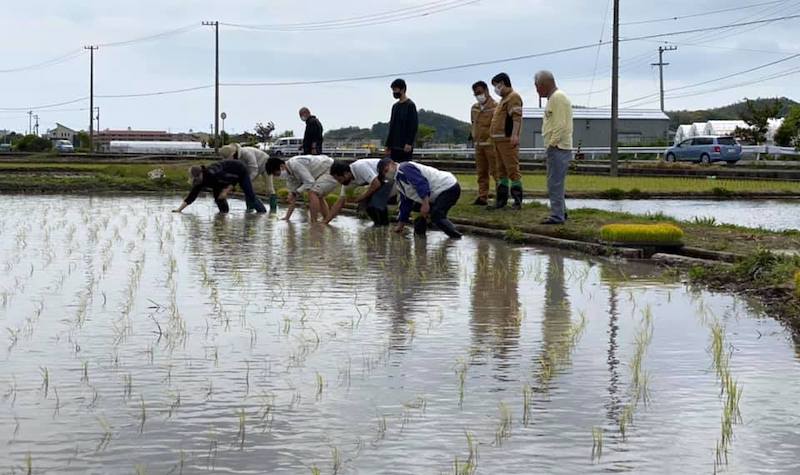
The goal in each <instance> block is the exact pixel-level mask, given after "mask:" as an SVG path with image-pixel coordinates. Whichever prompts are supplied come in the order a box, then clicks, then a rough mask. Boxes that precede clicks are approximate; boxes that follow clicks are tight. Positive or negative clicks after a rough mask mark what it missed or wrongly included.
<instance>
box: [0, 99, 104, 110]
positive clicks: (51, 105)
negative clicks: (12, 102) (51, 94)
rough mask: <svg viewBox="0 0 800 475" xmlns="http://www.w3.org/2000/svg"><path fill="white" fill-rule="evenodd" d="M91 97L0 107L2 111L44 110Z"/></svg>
mask: <svg viewBox="0 0 800 475" xmlns="http://www.w3.org/2000/svg"><path fill="white" fill-rule="evenodd" d="M86 99H89V96H84V97H81V98H78V99H73V100H71V101H64V102H57V103H54V104H44V105H41V106H27V107H0V111H28V110H42V109H46V108H49V107H59V106H66V105H69V104H75V103H76V102H81V101H85V100H86Z"/></svg>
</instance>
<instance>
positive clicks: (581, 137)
mask: <svg viewBox="0 0 800 475" xmlns="http://www.w3.org/2000/svg"><path fill="white" fill-rule="evenodd" d="M573 129H574V132H573V136H572V142H573V146H574V147H575V148H577V147H578V145H579V144H580V146H582V147H608V146H609V137H610V136H611V120H610V119H575V120H574V123H573ZM541 131H542V119H539V118H526V119H524V122H523V124H522V140H521V141H522V147H523V148H532V147H543V146H544V144H543V141H542V136H541ZM668 133H669V120H656V119H620V121H619V140H620V144H621V145H630V146H636V145H639V144H642V143H645V144H649V143H651V142H653V141H655V140H659V139H660V140H668V139H669V137H668Z"/></svg>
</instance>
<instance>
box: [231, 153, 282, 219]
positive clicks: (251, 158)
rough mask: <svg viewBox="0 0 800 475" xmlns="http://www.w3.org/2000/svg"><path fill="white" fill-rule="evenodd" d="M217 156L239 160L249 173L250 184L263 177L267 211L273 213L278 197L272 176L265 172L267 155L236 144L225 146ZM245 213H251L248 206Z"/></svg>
mask: <svg viewBox="0 0 800 475" xmlns="http://www.w3.org/2000/svg"><path fill="white" fill-rule="evenodd" d="M219 154H220V156H221V157H222V158H223V159H224V160H239V161H240V162H242V163H244V164H245V166H246V167H247V171H248V172H249V173H250V183H255V181H256V178H257V177H259V176H263V177H264V188H265V193H266V195H267V196H269V209H270V211H272V212H275V211H276V210H277V206H278V196H277V195H276V194H275V186H274V185H273V184H272V175H270V174H269V173H267V171H266V165H267V160H268V159H269V155H267V153H266V152H264V151H261V150H259V149H257V148H255V147H242V146H241V145H239V144H238V143H234V144H230V145H225V146H224V147H222V148H220V149H219ZM247 211H248V212H249V211H253V208H252V207H250V206H249V205H248V207H247Z"/></svg>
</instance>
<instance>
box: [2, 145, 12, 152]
mask: <svg viewBox="0 0 800 475" xmlns="http://www.w3.org/2000/svg"><path fill="white" fill-rule="evenodd" d="M10 151H11V144H10V143H0V153H8V152H10Z"/></svg>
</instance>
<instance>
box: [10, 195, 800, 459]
mask: <svg viewBox="0 0 800 475" xmlns="http://www.w3.org/2000/svg"><path fill="white" fill-rule="evenodd" d="M178 201H179V198H177V197H169V198H158V197H142V198H137V197H123V198H112V197H104V198H83V197H23V196H3V197H0V204H2V209H3V210H4V211H3V214H2V215H0V266H2V267H1V268H2V270H3V278H2V280H0V292H2V294H0V304H2V307H0V324H2V326H3V327H6V328H8V330H7V331H6V332H4V333H5V334H6V337H7V338H6V340H5V341H4V342H3V348H2V356H1V357H2V364H1V365H0V394H2V395H3V398H2V399H1V400H0V464H1V465H0V472H2V473H12V472H16V473H20V472H21V473H26V472H27V470H28V466H29V464H30V466H31V467H32V471H33V473H75V474H78V473H80V474H85V473H97V474H104V473H136V472H137V471H138V472H139V473H173V474H176V473H237V474H246V473H287V474H294V473H313V471H314V469H315V468H318V469H319V470H320V471H321V473H361V474H372V473H398V474H399V473H452V472H453V471H454V469H455V465H456V463H457V464H459V465H462V466H463V464H465V463H466V461H467V460H469V459H470V450H469V443H468V437H467V436H469V438H470V439H471V440H472V446H473V453H475V452H476V453H477V457H475V456H473V457H472V459H471V460H472V461H477V473H599V472H609V471H615V472H616V471H619V472H631V473H667V472H671V473H710V472H712V471H714V470H715V466H716V469H717V470H719V471H728V472H730V473H757V472H770V473H797V472H798V471H800V461H799V460H800V459H798V457H797V453H798V450H800V430H798V427H800V418H798V414H800V398H798V397H797V395H798V394H800V349H798V346H797V345H795V344H794V343H793V342H792V340H791V338H790V337H789V335H788V334H787V333H786V332H785V331H784V330H783V329H782V328H781V327H780V326H779V325H778V324H776V323H775V322H774V321H773V320H771V319H769V318H765V317H763V316H762V315H761V314H760V312H759V311H758V310H757V309H754V308H752V307H751V306H750V305H748V303H747V302H745V301H743V300H740V299H738V298H736V297H734V296H731V295H724V294H711V293H707V292H703V291H695V290H691V289H687V288H686V287H684V286H683V285H682V284H680V283H679V282H676V281H674V280H673V279H672V278H670V277H669V276H663V275H659V273H658V272H656V271H655V269H653V268H651V267H649V266H640V265H633V264H629V263H628V264H626V263H615V262H611V261H605V260H594V259H590V258H588V257H585V256H581V255H571V254H564V253H561V252H557V251H553V250H549V249H537V248H521V247H512V246H508V245H507V244H505V243H503V242H499V241H492V240H485V239H476V238H465V239H464V240H462V241H460V242H451V241H448V240H445V239H442V237H441V236H440V235H439V233H432V234H431V235H429V237H428V239H427V241H424V240H414V239H413V238H411V237H408V236H406V237H401V236H396V235H392V234H391V233H387V232H386V231H385V230H375V229H371V228H369V227H367V226H366V225H364V224H363V223H361V222H358V221H355V220H352V219H350V218H342V219H338V220H337V221H336V223H335V226H333V227H330V228H313V229H310V228H309V226H308V225H307V224H305V223H303V222H295V223H288V224H287V223H284V222H279V221H277V220H274V219H270V218H265V217H256V216H247V217H246V216H244V215H243V213H241V211H242V210H241V209H240V208H242V207H243V205H241V204H240V203H237V204H236V206H234V213H233V214H232V215H230V216H227V217H223V218H219V217H217V216H215V215H214V212H213V211H214V210H213V204H212V203H211V202H210V200H200V201H199V202H198V203H197V204H196V205H195V206H193V207H192V208H190V209H189V210H188V211H187V214H185V215H173V214H170V213H169V210H170V209H171V207H172V206H174V205H175V203H176V202H178ZM209 205H211V206H209ZM713 328H722V332H721V333H722V335H723V345H724V351H723V354H724V355H726V356H725V357H724V358H723V359H724V360H725V361H727V362H728V363H727V364H725V370H726V371H727V373H724V374H728V375H730V377H731V378H732V380H734V381H735V383H736V384H738V386H739V387H740V388H741V391H742V396H741V399H740V401H739V404H738V409H739V414H740V417H735V418H734V423H733V425H732V430H733V437H732V439H731V440H730V442H729V443H728V444H727V445H726V450H727V455H726V456H725V453H724V452H725V451H723V452H721V456H720V457H719V459H720V460H719V461H717V460H716V459H717V456H716V454H715V447H717V445H718V443H719V441H720V440H721V432H722V427H721V419H722V417H723V403H724V402H725V400H726V396H725V393H724V392H722V391H721V383H720V376H719V375H718V374H719V373H718V371H717V369H716V366H715V360H714V358H713V351H712V348H713V345H712V329H713ZM648 336H649V337H648ZM637 342H638V343H637ZM637 359H638V361H639V364H636V360H637ZM462 381H463V384H462ZM637 381H638V383H637ZM637 395H638V397H637ZM525 401H527V403H526V402H525ZM526 408H527V411H526ZM620 421H622V423H621V422H620ZM623 428H624V437H623V433H622V432H623V431H622V429H623ZM593 432H594V434H595V435H594V436H593ZM600 434H602V435H600ZM599 439H602V442H601V441H600V440H599ZM600 446H602V447H600ZM725 459H727V461H726V460H725ZM456 460H457V462H456Z"/></svg>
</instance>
